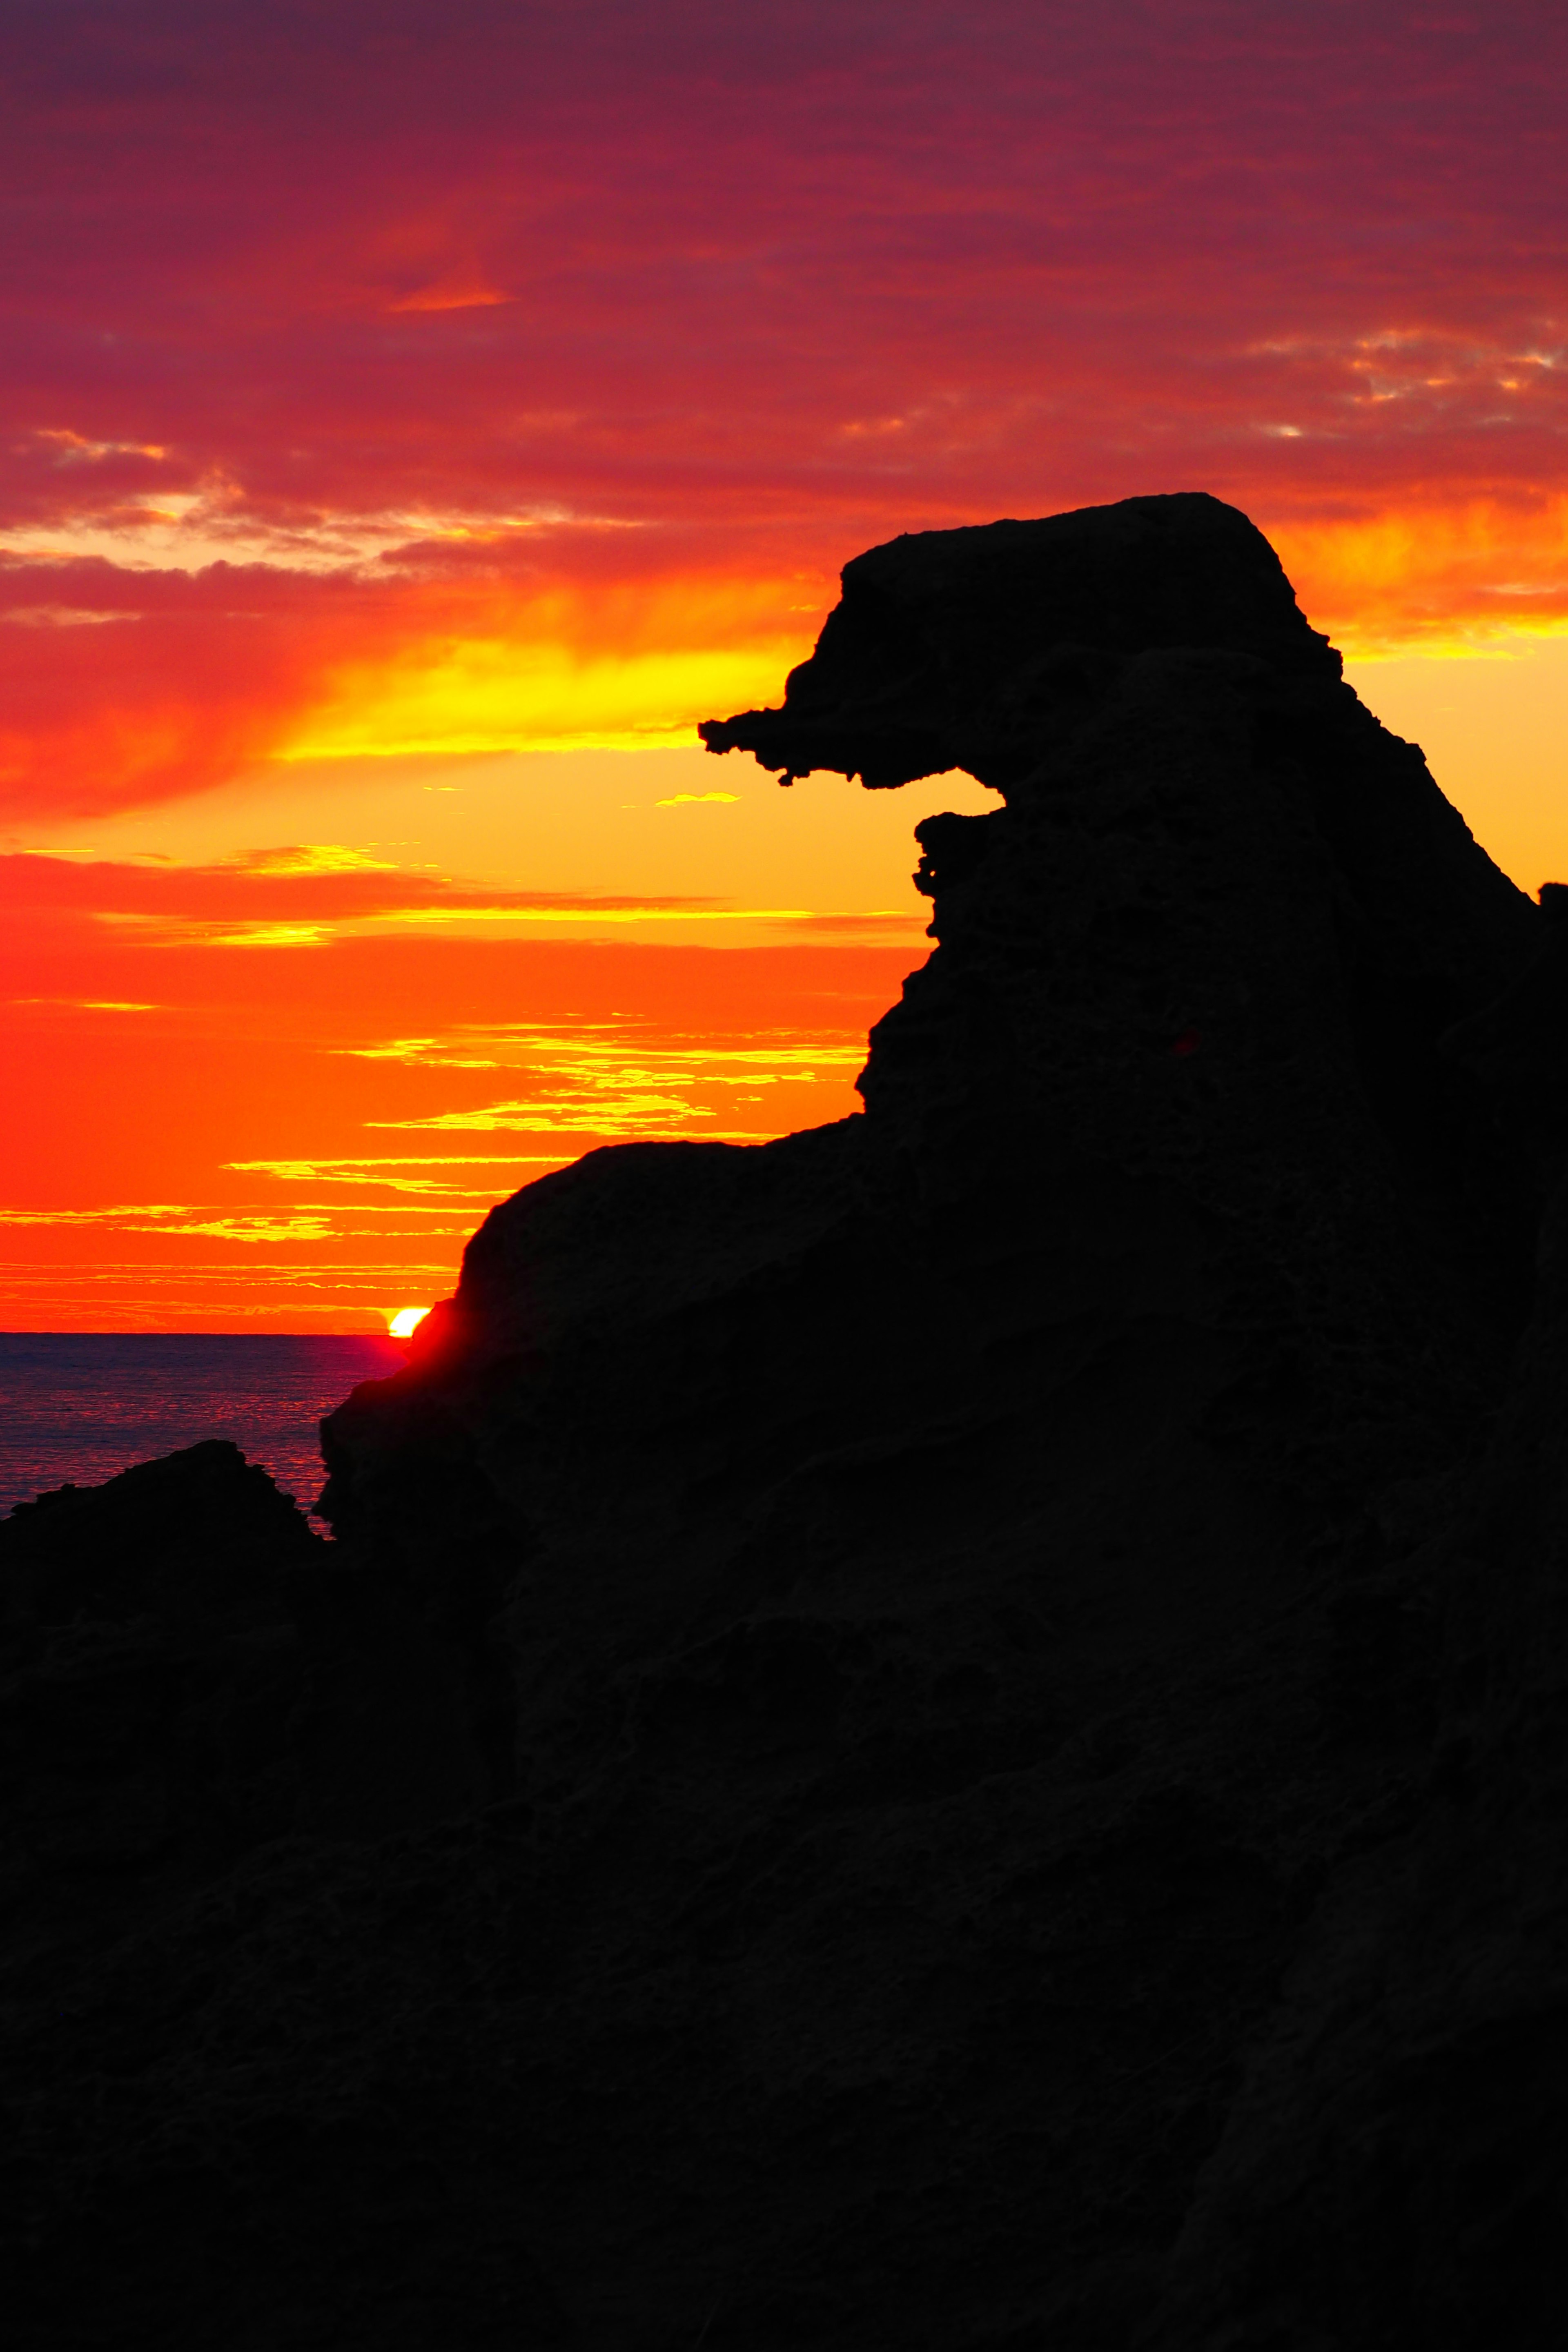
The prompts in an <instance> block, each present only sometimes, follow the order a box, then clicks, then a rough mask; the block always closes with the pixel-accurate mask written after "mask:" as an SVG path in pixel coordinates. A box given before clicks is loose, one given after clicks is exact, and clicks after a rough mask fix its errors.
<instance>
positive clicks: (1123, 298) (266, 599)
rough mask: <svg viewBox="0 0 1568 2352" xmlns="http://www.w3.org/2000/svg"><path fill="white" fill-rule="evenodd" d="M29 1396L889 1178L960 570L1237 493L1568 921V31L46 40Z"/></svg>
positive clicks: (852, 22)
mask: <svg viewBox="0 0 1568 2352" xmlns="http://www.w3.org/2000/svg"><path fill="white" fill-rule="evenodd" d="M0 59H3V62H4V73H3V76H0V186H3V189H4V205H5V234H4V236H3V238H0V272H3V275H0V305H3V321H0V403H3V404H4V417H3V425H0V890H3V892H4V910H5V924H4V929H3V933H0V1004H3V1011H0V1019H3V1021H4V1025H5V1151H4V1155H3V1164H0V1328H8V1329H13V1330H24V1329H57V1330H58V1329H89V1330H114V1329H132V1330H160V1329H163V1330H174V1329H209V1330H267V1329H274V1330H294V1331H309V1330H345V1331H347V1330H363V1329H372V1328H384V1323H385V1318H386V1317H387V1316H388V1315H390V1314H391V1313H392V1312H393V1311H394V1310H395V1309H396V1308H397V1307H403V1306H405V1305H408V1304H411V1303H413V1304H417V1303H426V1302H428V1301H429V1300H431V1299H433V1298H436V1297H441V1296H443V1295H445V1293H447V1291H449V1290H450V1288H451V1286H452V1284H453V1282H454V1280H455V1276H456V1270H457V1265H458V1256H459V1255H460V1251H461V1246H462V1243H463V1240H464V1238H465V1236H466V1235H467V1234H468V1232H470V1231H471V1230H472V1228H473V1226H474V1225H475V1223H477V1222H478V1221H479V1217H480V1216H481V1215H482V1214H483V1213H484V1211H485V1209H486V1208H487V1207H488V1206H489V1204H490V1203H491V1202H494V1201H496V1200H498V1199H500V1198H502V1197H504V1196H505V1195H506V1194H507V1193H508V1192H510V1191H512V1190H514V1189H515V1187H516V1186H517V1185H518V1184H520V1183H521V1182H524V1181H528V1180H529V1179H530V1178H531V1177H534V1176H537V1175H539V1174H542V1173H543V1172H544V1171H545V1170H547V1169H548V1168H549V1167H551V1166H554V1165H559V1164H561V1163H562V1162H563V1161H564V1160H570V1159H573V1158H574V1157H576V1156H577V1154H578V1153H580V1152H582V1151H584V1150H588V1149H590V1148H592V1147H593V1146H594V1145H595V1144H596V1143H599V1142H604V1141H608V1140H614V1139H622V1138H627V1137H636V1136H716V1137H727V1138H731V1139H748V1138H754V1139H760V1138H763V1137H765V1136H768V1135H772V1134H775V1133H779V1132H782V1131H784V1130H786V1129H792V1128H795V1127H799V1126H803V1125H807V1124H810V1123H813V1122H815V1121H816V1120H818V1119H822V1118H835V1117H837V1116H840V1115H841V1114H842V1113H844V1112H845V1111H847V1110H848V1109H850V1108H852V1107H853V1105H854V1100H855V1097H853V1095H852V1093H851V1090H850V1089H851V1084H852V1080H853V1077H854V1075H855V1072H856V1070H857V1069H858V1066H859V1064H860V1062H861V1060H862V1059H863V1057H864V1056H863V1047H864V1035H865V1031H866V1027H867V1025H868V1022H869V1021H870V1020H871V1019H873V1018H874V1017H875V1016H876V1014H877V1013H878V1012H879V1010H880V1009H881V1007H882V1006H884V1005H885V1004H886V1003H888V1002H889V1001H890V1000H891V998H892V997H893V996H895V995H896V993H897V991H898V986H899V982H900V978H901V975H902V974H903V972H904V971H907V970H908V969H909V968H910V965H911V964H912V963H914V962H916V961H919V960H920V958H921V955H922V954H923V953H924V952H925V942H924V940H923V938H922V925H923V921H924V919H925V917H924V910H923V908H922V902H921V901H920V900H919V899H918V898H916V897H915V894H914V892H913V890H912V888H911V887H910V881H909V876H910V869H911V866H912V865H913V862H914V859H913V850H912V845H911V843H910V830H911V828H912V826H913V825H914V824H915V823H916V821H917V820H918V819H919V818H920V817H921V815H922V814H927V813H928V812H929V811H930V810H931V809H932V808H936V807H965V808H978V807H980V806H982V805H985V804H987V803H988V796H987V795H986V794H984V793H983V792H982V791H981V790H980V788H979V787H978V786H976V785H974V784H973V782H969V781H968V780H967V779H963V778H954V779H950V780H946V781H936V782H930V783H927V784H922V785H917V786H912V787H910V788H909V789H908V790H906V791H905V792H903V793H879V794H866V793H860V792H859V791H858V790H857V789H856V788H854V787H851V786H850V785H848V784H847V783H846V782H844V781H843V780H842V779H840V778H833V777H823V776H819V777H816V778H813V779H811V780H809V781H808V782H805V783H802V784H798V785H796V786H795V788H794V789H793V790H792V791H791V792H789V793H783V792H780V791H779V790H778V788H777V787H776V786H775V785H774V784H773V782H771V780H770V779H769V778H768V777H767V776H766V775H764V774H763V772H762V771H761V770H759V769H758V768H756V767H755V766H754V765H753V764H752V763H751V762H749V761H745V762H743V761H740V760H736V759H731V760H729V761H714V760H711V759H709V758H708V757H706V756H705V755H704V754H703V753H702V752H701V751H700V748H699V747H698V745H697V742H696V737H695V731H694V730H695V723H696V721H697V720H698V719H701V718H705V717H709V716H712V715H716V714H718V715H721V714H724V713H727V712H730V711H732V710H735V709H742V708H745V707H747V706H748V705H752V704H755V703H760V702H776V701H777V700H778V699H779V698H780V696H781V694H782V689H783V682H784V674H785V672H786V670H787V669H788V668H789V667H790V666H791V665H792V664H793V663H794V662H795V661H798V660H800V659H801V658H802V657H803V656H805V653H807V652H808V651H809V649H810V646H811V645H812V642H813V640H814V638H815V636H816V632H817V629H818V628H819V626H820V625H821V622H822V619H823V616H824V614H825V613H826V610H827V609H828V607H829V606H830V605H831V604H832V603H833V601H834V599H835V595H836V593H837V571H838V568H839V566H840V565H841V564H842V563H843V562H846V561H847V559H848V557H850V556H851V555H853V554H855V553H856V552H857V551H859V550H860V549H862V548H864V547H867V546H869V545H872V544H873V543H875V542H877V541H881V540H885V539H888V538H890V537H892V536H893V535H894V534H896V533H897V532H899V531H900V530H926V529H930V528H932V527H941V526H945V525H950V524H955V523H963V522H979V521H985V520H991V519H992V518H994V517H995V516H998V515H1037V514H1046V513H1050V512H1053V511H1056V510H1058V509H1063V508H1067V507H1072V506H1081V505H1085V504H1089V503H1092V502H1096V501H1099V500H1102V499H1116V498H1122V497H1126V496H1129V495H1131V494H1133V493H1136V492H1144V491H1151V490H1174V489H1207V490H1211V491H1214V492H1215V494H1217V495H1218V496H1220V497H1222V498H1225V499H1232V500H1234V501H1235V502H1236V503H1237V504H1238V505H1240V506H1242V507H1244V508H1245V509H1247V512H1248V513H1249V514H1251V515H1252V516H1253V518H1254V519H1255V520H1256V521H1258V524H1259V525H1260V526H1261V527H1262V528H1263V530H1266V531H1267V532H1268V534H1269V536H1270V537H1271V539H1272V540H1273V541H1274V543H1275V545H1276V546H1277V547H1278V549H1279V551H1280V554H1281V556H1282V558H1283V560H1284V562H1285V565H1286V569H1287V571H1288V572H1289V574H1290V576H1291V579H1292V580H1293V582H1294V583H1295V585H1296V588H1297V592H1298V594H1299V596H1300V601H1301V604H1302V605H1303V607H1304V609H1305V610H1306V612H1307V614H1308V615H1309V617H1310V620H1311V621H1312V623H1313V625H1315V626H1316V627H1318V628H1321V629H1326V630H1327V631H1329V632H1330V634H1331V635H1332V636H1333V638H1334V640H1335V642H1336V643H1337V644H1338V645H1340V646H1342V649H1343V650H1344V651H1345V653H1346V656H1347V660H1348V665H1349V674H1350V676H1351V677H1352V682H1353V683H1354V684H1355V686H1356V687H1357V688H1358V690H1359V691H1360V692H1361V693H1362V695H1363V698H1364V699H1365V700H1366V701H1367V702H1369V703H1370V705H1371V706H1372V708H1373V709H1374V710H1376V711H1377V713H1378V715H1379V716H1380V717H1381V718H1383V719H1384V720H1385V721H1386V722H1387V723H1388V724H1389V725H1391V726H1392V727H1394V729H1395V730H1396V731H1397V732H1399V733H1402V734H1406V735H1410V736H1413V737H1415V739H1416V740H1419V741H1420V742H1421V743H1422V744H1423V745H1424V746H1425V748H1426V751H1427V754H1428V757H1429V759H1430V761H1431V763H1432V766H1433V770H1434V772H1435V773H1436V777H1437V780H1438V782H1439V783H1440V784H1441V785H1442V786H1443V788H1444V789H1445V791H1446V792H1447V793H1448V795H1449V797H1450V798H1451V799H1452V800H1454V801H1455V802H1456V803H1458V806H1459V808H1460V809H1461V810H1462V811H1463V813H1464V814H1465V815H1466V817H1467V819H1468V822H1469V823H1470V824H1471V826H1472V829H1473V830H1474V831H1475V832H1476V834H1477V835H1478V836H1479V838H1480V840H1481V841H1482V842H1483V843H1484V844H1485V845H1486V846H1487V847H1488V848H1489V850H1490V851H1491V852H1492V854H1493V856H1496V857H1497V859H1498V860H1499V862H1500V864H1501V865H1502V866H1504V867H1505V868H1506V869H1507V870H1508V871H1509V872H1510V874H1511V875H1512V876H1513V877H1515V879H1516V880H1517V881H1519V882H1520V883H1521V885H1523V886H1524V887H1527V888H1529V889H1531V890H1533V889H1535V888H1536V887H1538V886H1539V884H1540V883H1541V882H1542V880H1543V879H1546V878H1549V877H1555V876H1558V875H1563V876H1568V790H1565V789H1564V787H1565V784H1568V777H1565V776H1564V761H1563V745H1564V741H1565V740H1568V437H1565V436H1568V281H1565V275H1564V273H1565V268H1568V205H1565V202H1564V194H1565V189H1564V180H1565V174H1568V160H1565V153H1564V146H1565V142H1564V141H1563V135H1562V123H1563V108H1564V99H1565V82H1568V14H1564V13H1563V11H1561V10H1559V9H1556V8H1552V7H1550V6H1548V5H1545V0H1534V4H1533V5H1523V6H1514V7H1510V8H1498V7H1496V6H1495V5H1494V6H1491V7H1486V8H1482V7H1479V6H1478V7H1468V6H1444V5H1425V6H1419V5H1378V0H1289V5H1281V0H1218V5H1185V0H1143V5H1139V0H1075V4H1074V5H1056V4H1054V0H1026V5H1014V0H963V5H956V0H944V5H929V0H789V5H783V0H745V5H738V0H724V5H720V0H638V5H605V0H571V4H570V5H541V0H506V5H494V0H444V5H439V6H437V5H431V4H430V0H415V4H414V5H410V4H409V0H375V5H362V0H310V5H305V4H304V0H265V5H248V0H247V5H237V0H139V5H130V0H0Z"/></svg>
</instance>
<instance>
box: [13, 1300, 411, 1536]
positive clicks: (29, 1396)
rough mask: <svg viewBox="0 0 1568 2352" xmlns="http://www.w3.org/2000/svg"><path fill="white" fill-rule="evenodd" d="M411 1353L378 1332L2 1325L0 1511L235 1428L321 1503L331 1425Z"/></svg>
mask: <svg viewBox="0 0 1568 2352" xmlns="http://www.w3.org/2000/svg"><path fill="white" fill-rule="evenodd" d="M405 1360H406V1353H405V1349H403V1348H401V1347H399V1346H398V1344H397V1342H396V1341H395V1339H380V1338H378V1337H376V1336H374V1335H368V1334H367V1335H365V1336H363V1337H358V1338H353V1339H320V1338H310V1339H280V1338H274V1337H271V1336H270V1335H268V1336H267V1337H255V1336H251V1335H245V1336H243V1337H235V1338H228V1337H225V1338H218V1339H209V1338H205V1337H204V1336H202V1335H201V1334H200V1333H196V1332H184V1331H176V1332H155V1333H151V1334H149V1333H137V1334H131V1333H123V1334H122V1333H118V1332H101V1331H28V1332H15V1331H13V1332H0V1512H5V1511H8V1510H9V1509H10V1507H11V1506H12V1504H13V1503H19V1502H25V1501H26V1500H27V1499H28V1498H29V1497H30V1496H34V1495H37V1494H39V1493H41V1492H42V1491H43V1489H44V1488H46V1487H48V1486H64V1485H65V1484H66V1483H67V1481H68V1480H69V1481H70V1482H71V1483H73V1484H74V1485H76V1486H97V1485H98V1484H99V1483H100V1480H102V1479H105V1478H112V1477H113V1475H114V1474H115V1472H116V1471H117V1470H128V1469H129V1468H130V1466H131V1465H132V1463H133V1462H148V1461H151V1460H152V1459H153V1456H154V1455H156V1454H173V1453H174V1451H175V1450H176V1449H177V1448H178V1447H180V1446H182V1445H195V1444H196V1443H197V1441H198V1440H199V1439H201V1438H204V1437H227V1438H231V1439H232V1440H233V1442H234V1444H236V1445H237V1446H238V1447H239V1449H240V1451H241V1452H242V1453H243V1454H245V1456H246V1458H247V1461H251V1462H259V1463H262V1464H263V1465H265V1466H266V1468H267V1469H268V1470H270V1472H271V1473H272V1475H273V1476H274V1478H276V1479H277V1481H278V1484H279V1486H281V1487H282V1489H283V1491H284V1493H285V1494H287V1495H292V1496H294V1497H295V1499H296V1500H297V1501H298V1502H300V1504H302V1505H303V1506H304V1507H306V1508H307V1509H308V1508H309V1507H310V1505H311V1504H312V1503H314V1501H315V1499H316V1497H317V1496H318V1495H319V1494H320V1493H321V1482H322V1478H323V1475H324V1474H323V1472H322V1469H321V1450H320V1445H319V1443H318V1439H317V1433H316V1424H317V1423H318V1422H319V1421H320V1420H321V1416H322V1414H323V1413H326V1412H331V1409H332V1407H333V1406H334V1405H337V1404H341V1403H342V1401H343V1399H344V1397H346V1396H347V1394H348V1392H349V1391H350V1390H351V1389H352V1388H353V1386H354V1384H355V1382H356V1381H371V1380H381V1379H384V1378H385V1376H386V1374H387V1373H388V1372H392V1371H395V1370H397V1368H398V1366H399V1365H400V1364H402V1363H404V1362H405Z"/></svg>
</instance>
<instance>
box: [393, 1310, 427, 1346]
mask: <svg viewBox="0 0 1568 2352" xmlns="http://www.w3.org/2000/svg"><path fill="white" fill-rule="evenodd" d="M429 1312H430V1309H429V1308H428V1307H399V1308H398V1310H397V1312H396V1314H395V1315H389V1316H388V1317H387V1318H386V1328H387V1331H388V1333H389V1334H390V1336H391V1337H392V1338H393V1339H412V1338H413V1336H414V1334H415V1332H416V1331H417V1329H418V1328H419V1326H420V1325H421V1323H423V1322H424V1320H425V1318H426V1315H428V1314H429Z"/></svg>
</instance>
